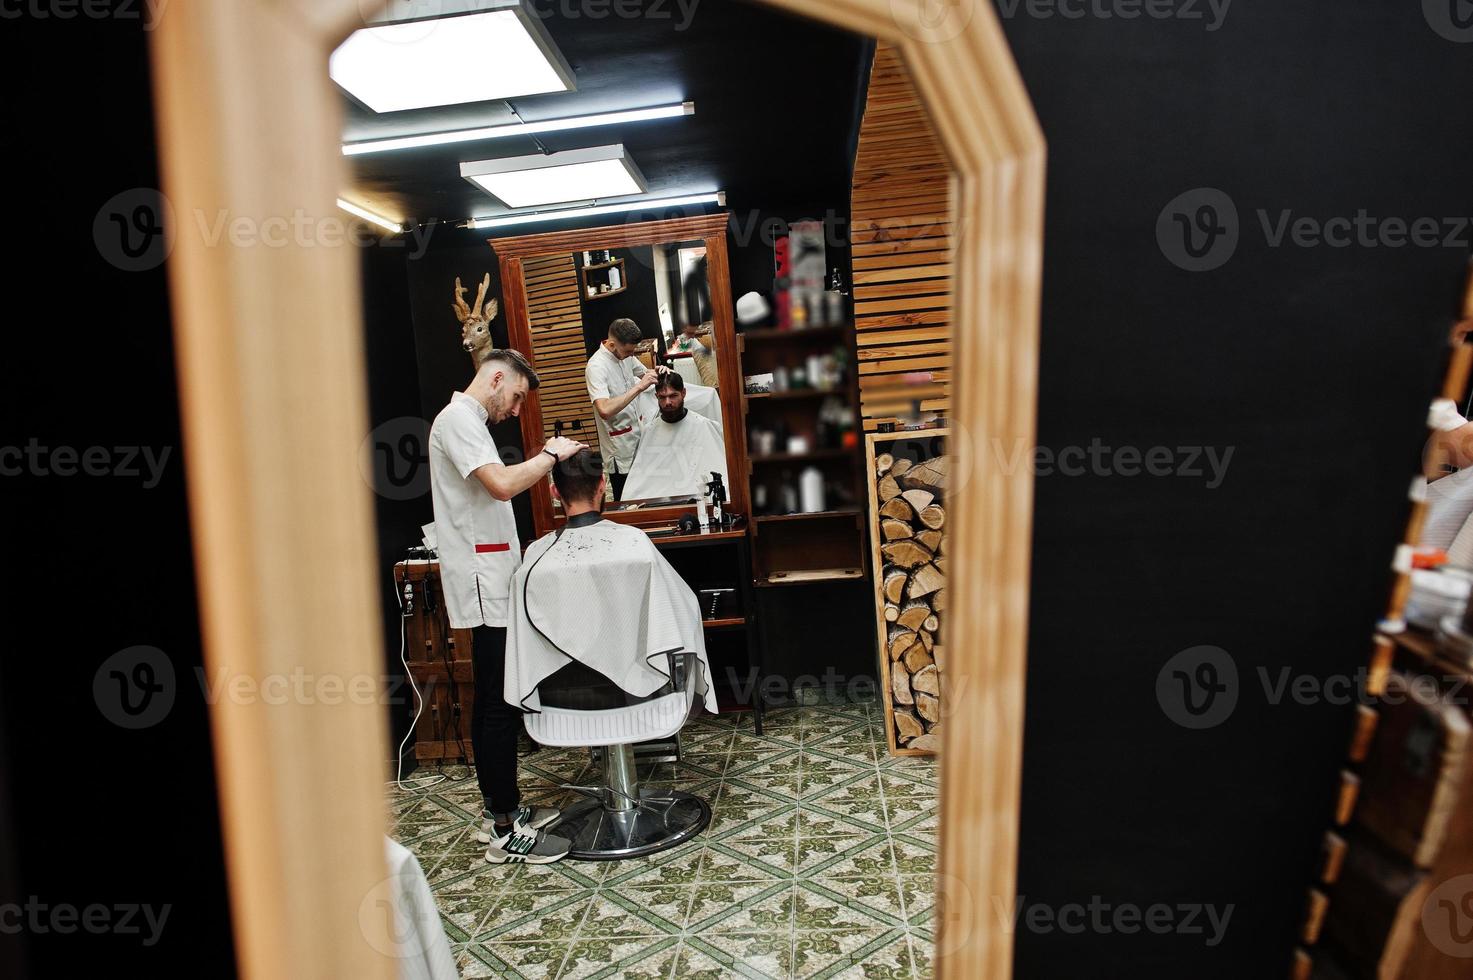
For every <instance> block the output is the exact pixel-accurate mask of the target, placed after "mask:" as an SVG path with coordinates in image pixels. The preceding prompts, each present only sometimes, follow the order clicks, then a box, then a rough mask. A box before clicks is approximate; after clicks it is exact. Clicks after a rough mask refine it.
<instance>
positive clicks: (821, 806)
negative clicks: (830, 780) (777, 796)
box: [803, 776, 889, 832]
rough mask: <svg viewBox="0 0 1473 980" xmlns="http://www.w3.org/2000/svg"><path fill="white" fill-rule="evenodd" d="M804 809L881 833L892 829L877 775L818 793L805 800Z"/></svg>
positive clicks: (863, 777) (862, 777)
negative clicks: (821, 812)
mask: <svg viewBox="0 0 1473 980" xmlns="http://www.w3.org/2000/svg"><path fill="white" fill-rule="evenodd" d="M803 806H804V807H805V808H807V809H816V810H822V811H826V812H828V813H832V814H834V815H835V816H839V817H844V818H845V819H847V820H849V821H851V822H855V823H860V824H863V825H866V826H870V827H874V828H875V829H876V830H877V831H880V832H883V831H884V830H885V828H886V827H888V826H889V817H888V816H887V814H886V810H885V797H884V794H883V793H882V792H881V790H880V782H879V779H878V777H876V776H861V777H860V778H858V779H855V780H852V781H850V782H848V783H845V784H843V785H842V786H834V787H830V788H828V789H825V790H821V791H818V792H815V793H813V794H812V795H810V796H807V797H805V798H804V799H803Z"/></svg>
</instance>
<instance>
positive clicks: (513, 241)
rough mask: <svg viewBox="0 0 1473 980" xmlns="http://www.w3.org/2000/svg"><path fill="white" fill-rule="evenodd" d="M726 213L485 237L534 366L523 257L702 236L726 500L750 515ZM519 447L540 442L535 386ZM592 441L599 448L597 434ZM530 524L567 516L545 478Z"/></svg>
mask: <svg viewBox="0 0 1473 980" xmlns="http://www.w3.org/2000/svg"><path fill="white" fill-rule="evenodd" d="M728 217H729V216H728V214H727V212H725V211H721V212H719V213H717V214H707V215H697V216H695V217H690V218H669V219H666V220H664V221H640V222H634V223H630V224H624V225H606V226H604V227H601V228H580V229H578V230H576V231H552V232H543V233H541V234H536V235H514V236H509V237H506V238H491V239H487V244H489V245H490V246H491V249H492V251H494V252H495V253H496V259H497V261H498V262H499V263H500V265H501V296H502V299H503V300H504V305H505V307H506V331H507V342H508V343H509V344H510V345H511V346H512V347H513V348H515V349H516V350H519V351H521V352H522V353H523V354H525V355H527V359H528V360H529V361H531V362H532V366H533V367H536V366H537V352H536V351H535V350H534V349H533V347H532V323H531V317H530V316H529V314H528V309H527V288H526V282H525V279H524V277H523V274H522V263H523V261H524V260H525V259H529V258H533V257H535V256H544V255H568V254H571V253H573V252H584V251H589V250H591V249H605V248H607V249H615V248H630V247H632V246H635V245H660V244H665V243H670V242H689V241H697V240H699V241H702V242H704V243H705V245H706V256H707V277H708V280H709V283H710V288H711V329H712V331H713V332H714V334H715V336H716V370H717V375H718V378H719V380H720V382H721V384H720V387H719V388H718V390H719V392H720V395H721V424H722V428H723V429H724V430H725V431H723V432H722V437H723V439H725V441H726V473H727V482H728V486H727V496H728V498H729V499H728V502H727V504H728V506H729V507H730V508H731V510H732V512H733V513H735V514H742V515H746V516H750V515H751V510H750V509H749V507H748V506H747V503H748V489H747V487H748V484H747V426H746V423H745V421H744V420H743V418H742V368H741V361H740V359H739V357H738V351H737V337H736V326H735V324H734V323H733V319H732V317H733V312H734V311H733V307H732V299H731V269H730V266H729V265H728V264H727V255H726V226H727V221H728ZM521 422H522V446H523V447H524V448H525V449H526V450H527V451H528V452H532V451H534V450H535V449H536V448H537V447H538V446H540V445H542V441H543V438H544V435H543V433H544V428H543V424H542V402H541V399H540V398H538V396H537V392H533V393H532V394H531V396H530V397H528V399H527V404H526V406H525V407H524V408H523V409H522V416H521ZM590 445H591V446H592V447H593V448H594V449H595V450H596V449H598V441H597V438H596V437H595V438H594V441H593V442H592V443H590ZM529 493H530V494H531V496H532V523H533V526H534V527H535V528H536V529H537V534H538V535H539V536H540V535H543V534H546V533H547V532H548V531H553V530H556V529H557V528H558V527H560V526H561V525H562V523H563V521H564V520H565V518H564V517H563V516H562V515H561V514H560V513H559V512H558V511H557V509H556V508H554V507H553V505H552V494H551V492H550V491H549V489H548V484H547V483H546V482H545V481H540V482H538V483H535V484H533V486H532V489H531V490H530V491H529ZM694 509H695V506H694V505H693V504H686V505H682V506H678V507H641V508H639V509H638V510H629V511H610V512H609V513H607V514H605V515H604V516H605V517H607V518H608V519H609V520H611V521H618V522H620V523H624V524H658V523H668V522H670V521H673V520H675V519H676V518H677V517H679V515H681V514H685V513H689V512H690V511H692V510H694Z"/></svg>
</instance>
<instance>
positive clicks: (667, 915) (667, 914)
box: [595, 884, 694, 932]
mask: <svg viewBox="0 0 1473 980" xmlns="http://www.w3.org/2000/svg"><path fill="white" fill-rule="evenodd" d="M602 891H603V894H604V895H606V896H608V895H614V896H618V898H619V900H621V901H622V902H623V903H624V904H626V905H628V906H630V907H632V908H636V909H640V910H642V911H643V914H645V915H648V916H650V917H651V918H652V919H653V921H654V923H655V925H656V926H658V927H659V929H660V931H662V932H679V931H680V927H681V926H682V925H683V924H684V923H685V916H686V912H687V911H689V909H690V900H691V893H692V892H693V891H694V888H693V887H692V886H691V885H622V884H621V885H605V886H604V887H603V889H602ZM595 914H597V912H595Z"/></svg>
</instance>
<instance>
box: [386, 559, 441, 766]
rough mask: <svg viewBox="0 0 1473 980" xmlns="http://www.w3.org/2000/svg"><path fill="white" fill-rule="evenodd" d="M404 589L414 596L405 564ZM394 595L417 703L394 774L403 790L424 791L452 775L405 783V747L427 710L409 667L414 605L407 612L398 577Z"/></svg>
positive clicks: (401, 644) (403, 661)
mask: <svg viewBox="0 0 1473 980" xmlns="http://www.w3.org/2000/svg"><path fill="white" fill-rule="evenodd" d="M393 574H394V573H393V570H392V569H391V570H390V572H389V575H390V576H393ZM404 591H405V592H407V593H409V594H410V595H411V596H413V594H414V592H413V587H412V586H411V585H410V582H409V566H408V565H405V566H404ZM394 596H395V598H396V599H398V601H399V662H400V663H401V664H403V665H404V678H405V679H406V680H407V681H409V688H410V690H412V691H413V692H414V700H415V704H416V705H417V707H416V708H415V710H414V721H412V722H411V723H410V725H409V731H408V732H406V733H405V735H404V740H403V741H402V742H400V743H399V752H398V759H397V760H395V761H396V762H397V764H398V768H397V770H396V771H395V774H394V785H396V786H398V787H399V789H400V791H401V792H405V793H422V792H424V791H425V790H427V789H429V788H430V787H431V786H438V785H439V784H441V783H443V782H445V781H446V780H447V779H449V778H450V777H448V776H446V775H445V774H444V773H443V772H440V773H431V774H429V775H427V776H420V777H419V778H418V779H417V780H416V781H415V783H414V784H413V785H412V786H406V785H405V783H404V747H405V746H406V745H408V744H409V739H410V736H412V735H413V734H414V730H415V729H416V728H417V727H419V719H420V716H422V715H423V714H424V710H425V699H424V695H423V694H421V693H420V692H419V685H417V684H415V683H414V674H413V673H412V672H411V671H410V669H409V655H408V643H409V641H408V636H407V634H406V631H405V628H404V620H405V619H406V618H408V616H409V615H413V606H411V607H410V608H409V612H408V613H407V614H406V612H405V606H404V593H401V592H400V591H399V580H398V579H397V578H396V579H394Z"/></svg>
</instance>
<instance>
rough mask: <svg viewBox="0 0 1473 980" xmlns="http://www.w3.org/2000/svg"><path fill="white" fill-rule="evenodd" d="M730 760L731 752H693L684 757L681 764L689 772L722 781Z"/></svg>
mask: <svg viewBox="0 0 1473 980" xmlns="http://www.w3.org/2000/svg"><path fill="white" fill-rule="evenodd" d="M730 758H731V753H729V752H713V753H706V752H692V753H691V754H689V755H687V756H685V757H683V758H682V759H681V760H680V764H681V765H682V766H683V767H685V770H686V771H687V772H691V773H700V774H701V775H703V776H705V777H707V778H708V779H720V778H721V777H722V775H724V774H725V772H726V767H727V765H728V764H729V760H730Z"/></svg>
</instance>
